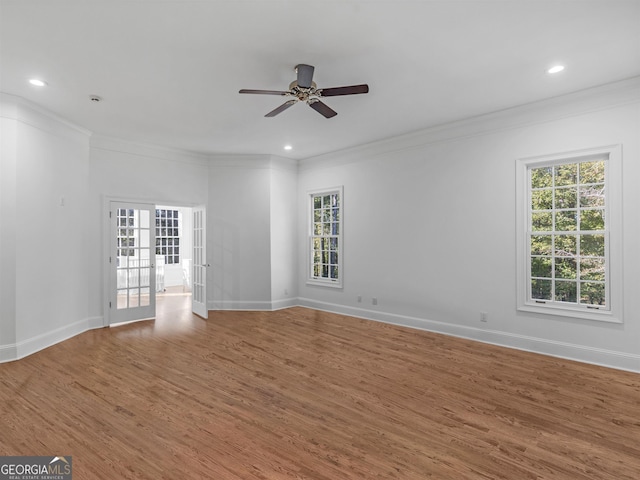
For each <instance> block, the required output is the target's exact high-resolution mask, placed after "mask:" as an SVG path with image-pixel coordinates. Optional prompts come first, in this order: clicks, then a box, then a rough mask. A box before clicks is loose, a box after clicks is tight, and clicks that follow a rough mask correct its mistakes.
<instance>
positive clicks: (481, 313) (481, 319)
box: [480, 312, 487, 322]
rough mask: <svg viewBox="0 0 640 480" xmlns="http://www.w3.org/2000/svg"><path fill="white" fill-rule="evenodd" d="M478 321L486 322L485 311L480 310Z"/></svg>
mask: <svg viewBox="0 0 640 480" xmlns="http://www.w3.org/2000/svg"><path fill="white" fill-rule="evenodd" d="M480 321H481V322H487V312H480Z"/></svg>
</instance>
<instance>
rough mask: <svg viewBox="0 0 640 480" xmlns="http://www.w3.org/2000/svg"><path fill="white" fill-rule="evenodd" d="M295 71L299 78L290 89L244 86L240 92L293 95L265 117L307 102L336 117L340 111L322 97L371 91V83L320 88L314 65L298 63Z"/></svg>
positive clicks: (318, 110) (325, 114)
mask: <svg viewBox="0 0 640 480" xmlns="http://www.w3.org/2000/svg"><path fill="white" fill-rule="evenodd" d="M295 71H296V74H297V79H296V80H294V81H293V82H291V84H290V85H289V90H287V91H280V90H249V89H246V88H243V89H242V90H240V92H239V93H256V94H259V95H280V96H284V97H291V99H290V100H287V101H286V102H284V103H283V104H282V105H280V106H279V107H278V108H276V109H275V110H272V111H270V112H269V113H267V114H266V115H265V117H275V116H276V115H278V114H279V113H282V112H284V111H285V110H286V109H287V108H289V107H290V106H291V105H293V104H294V103H298V102H305V103H306V104H307V105H309V106H310V107H311V108H313V109H314V110H315V111H316V112H318V113H320V114H321V115H324V116H325V117H326V118H331V117H335V116H336V115H337V114H338V112H336V111H335V110H333V109H332V108H330V107H329V106H328V105H327V104H325V103H323V102H322V101H321V100H320V98H324V97H336V96H338V95H356V94H358V93H367V92H369V85H367V84H362V85H349V86H347V87H333V88H318V86H317V85H316V82H314V81H313V71H314V67H313V66H312V65H305V64H302V63H301V64H300V65H296V67H295Z"/></svg>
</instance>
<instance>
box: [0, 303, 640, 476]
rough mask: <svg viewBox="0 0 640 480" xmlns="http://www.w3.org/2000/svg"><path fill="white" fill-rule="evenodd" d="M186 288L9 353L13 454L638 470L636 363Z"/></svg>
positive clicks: (222, 464) (269, 465) (358, 472)
mask: <svg viewBox="0 0 640 480" xmlns="http://www.w3.org/2000/svg"><path fill="white" fill-rule="evenodd" d="M182 298H183V297H181V296H179V295H178V296H176V297H175V298H173V297H169V300H167V299H165V300H166V303H165V304H164V305H163V306H162V308H160V305H159V313H158V319H157V320H156V321H155V322H153V321H145V322H141V323H136V324H130V325H126V326H121V327H117V328H111V329H108V328H107V329H101V330H94V331H90V332H86V333H84V334H82V335H79V336H77V337H75V338H72V339H70V340H68V341H66V342H64V343H62V344H59V345H56V346H53V347H50V348H48V349H46V350H44V351H42V352H39V353H37V354H35V355H32V356H30V357H28V358H25V359H23V360H20V361H17V362H12V363H6V364H1V365H0V387H1V388H0V408H1V410H0V454H2V455H72V456H73V467H74V472H73V473H74V477H73V478H74V479H76V480H79V479H109V480H111V479H123V478H124V479H163V478H164V479H191V478H194V479H195V478H206V479H268V480H277V479H314V480H343V479H375V478H379V479H426V478H432V479H456V480H460V479H510V480H525V479H554V480H563V479H572V480H573V479H615V480H623V479H629V480H637V479H638V478H640V375H638V374H633V373H629V372H621V371H616V370H611V369H606V368H602V367H596V366H591V365H584V364H580V363H575V362H571V361H564V360H560V359H555V358H550V357H545V356H541V355H536V354H532V353H526V352H520V351H516V350H509V349H504V348H500V347H495V346H491V345H484V344H480V343H475V342H472V341H467V340H462V339H456V338H451V337H446V336H442V335H437V334H431V333H427V332H421V331H416V330H410V329H405V328H401V327H396V326H391V325H386V324H382V323H376V322H371V321H366V320H360V319H356V318H351V317H345V316H341V315H335V314H329V313H323V312H318V311H314V310H309V309H304V308H291V309H287V310H282V311H278V312H269V313H264V312H212V313H211V314H210V316H209V319H208V320H203V319H200V318H198V317H196V316H193V315H191V313H190V312H187V311H185V310H184V309H183V308H182V307H181V306H180V305H181V304H180V303H179V302H181V301H182V302H183V303H184V302H185V300H183V299H182ZM159 303H160V301H159ZM183 306H184V305H183Z"/></svg>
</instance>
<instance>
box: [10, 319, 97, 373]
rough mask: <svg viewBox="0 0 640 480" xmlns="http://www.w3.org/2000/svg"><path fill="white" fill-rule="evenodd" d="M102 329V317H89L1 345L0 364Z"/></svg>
mask: <svg viewBox="0 0 640 480" xmlns="http://www.w3.org/2000/svg"><path fill="white" fill-rule="evenodd" d="M102 327H103V318H102V317H90V318H85V319H83V320H79V321H77V322H74V323H71V324H69V325H65V326H63V327H60V328H56V329H55V330H51V331H49V332H45V333H42V334H40V335H36V336H34V337H31V338H28V339H26V340H22V341H20V342H17V343H14V344H10V345H2V346H0V362H11V361H14V360H19V359H21V358H24V357H26V356H29V355H32V354H34V353H36V352H39V351H40V350H44V349H45V348H48V347H51V346H53V345H55V344H57V343H60V342H63V341H64V340H67V339H69V338H71V337H75V336H76V335H79V334H81V333H84V332H86V331H88V330H92V329H95V328H102Z"/></svg>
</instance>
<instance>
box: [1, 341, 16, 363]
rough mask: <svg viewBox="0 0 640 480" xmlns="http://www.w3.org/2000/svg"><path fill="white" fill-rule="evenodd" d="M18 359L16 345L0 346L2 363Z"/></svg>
mask: <svg viewBox="0 0 640 480" xmlns="http://www.w3.org/2000/svg"><path fill="white" fill-rule="evenodd" d="M17 359H18V354H17V352H16V345H15V343H12V344H9V345H0V363H4V362H12V361H13V360H17Z"/></svg>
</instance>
